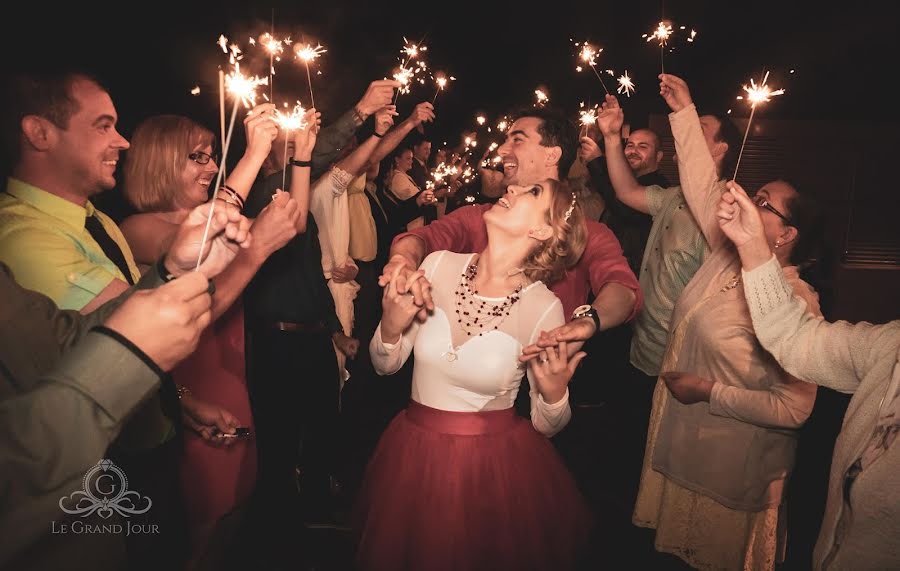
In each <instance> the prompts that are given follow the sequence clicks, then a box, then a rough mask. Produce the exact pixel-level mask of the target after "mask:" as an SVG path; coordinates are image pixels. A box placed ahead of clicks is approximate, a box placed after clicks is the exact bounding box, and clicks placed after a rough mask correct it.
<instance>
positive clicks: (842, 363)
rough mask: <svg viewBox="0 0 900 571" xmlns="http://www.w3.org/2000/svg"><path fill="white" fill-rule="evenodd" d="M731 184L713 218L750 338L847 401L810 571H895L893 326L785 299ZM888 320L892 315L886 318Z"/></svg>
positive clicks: (753, 215) (898, 371) (898, 354)
mask: <svg viewBox="0 0 900 571" xmlns="http://www.w3.org/2000/svg"><path fill="white" fill-rule="evenodd" d="M754 203H755V204H756V206H759V205H760V204H761V202H760V200H759V198H758V195H757V199H756V200H754V201H753V202H751V200H750V199H749V197H747V195H746V194H745V193H744V190H743V189H742V188H741V187H740V186H738V185H736V184H735V185H732V186H731V188H730V191H729V192H726V193H724V194H723V195H722V200H721V201H720V202H719V209H718V211H717V212H716V215H717V216H718V217H719V225H720V226H721V227H722V231H723V232H725V234H726V235H727V236H728V238H729V239H730V240H731V241H732V242H734V244H735V246H736V247H737V251H738V253H739V254H740V257H741V263H742V270H741V274H742V277H743V280H744V283H745V290H744V295H745V296H746V298H747V304H748V305H749V306H750V315H751V317H752V318H753V328H754V329H755V331H756V335H757V337H758V338H759V342H760V343H761V344H762V346H763V347H765V349H766V350H767V351H769V352H770V353H771V354H772V356H773V357H774V358H775V359H776V360H777V361H778V363H779V364H781V366H783V367H784V368H785V369H786V370H788V371H791V372H792V373H794V374H796V375H800V376H801V377H803V378H805V379H808V380H809V381H810V382H813V383H816V384H817V385H822V386H826V387H831V388H832V389H835V390H838V391H841V392H844V393H852V394H853V399H852V400H851V401H850V407H849V408H848V409H847V415H846V418H845V421H844V425H843V427H842V428H841V433H840V435H839V436H838V439H837V444H836V445H835V448H834V459H833V460H832V463H831V479H830V481H829V484H828V502H827V504H826V507H825V517H824V519H823V521H822V527H821V531H820V532H819V540H818V542H817V543H816V549H815V553H814V555H813V568H814V569H816V570H822V569H857V570H860V569H900V545H898V542H897V538H898V537H900V503H898V502H897V498H898V497H900V479H898V478H897V473H898V471H900V446H898V445H897V444H896V439H897V434H898V433H900V320H896V319H895V320H894V321H891V322H889V323H885V324H883V325H872V324H871V323H857V324H851V323H847V322H846V321H839V322H836V323H828V322H827V321H825V320H822V319H816V318H815V317H813V316H812V315H810V314H809V312H808V311H807V309H806V306H805V305H804V303H803V300H802V299H800V298H798V297H796V296H794V295H792V294H793V291H792V290H791V287H790V285H788V283H787V282H786V280H785V275H784V272H783V271H782V269H781V268H780V267H779V266H780V264H779V261H778V256H777V255H772V248H771V246H770V243H769V241H768V240H766V236H765V233H764V227H765V224H766V222H765V216H764V215H762V213H761V211H760V210H759V209H757V208H754ZM893 317H896V315H894V316H893Z"/></svg>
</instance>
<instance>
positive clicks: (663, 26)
mask: <svg viewBox="0 0 900 571" xmlns="http://www.w3.org/2000/svg"><path fill="white" fill-rule="evenodd" d="M671 35H672V23H671V22H669V21H667V20H660V22H659V24H657V25H656V29H655V30H653V31H652V32H650V33H649V34H644V37H645V38H647V42H651V41H653V40H656V41H658V42H659V66H660V68H661V69H662V73H666V64H665V61H664V60H663V53H664V52H665V50H666V44H668V43H669V38H670V37H671ZM694 35H696V34H694Z"/></svg>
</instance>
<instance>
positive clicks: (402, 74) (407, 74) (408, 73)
mask: <svg viewBox="0 0 900 571" xmlns="http://www.w3.org/2000/svg"><path fill="white" fill-rule="evenodd" d="M426 36H427V34H426ZM424 41H425V36H422V41H420V42H419V43H418V44H414V43H411V42H410V41H409V40H407V39H406V36H404V37H403V48H402V49H401V50H400V53H401V54H405V56H406V57H404V58H403V59H401V60H400V69H399V71H398V72H397V73H395V74H394V79H396V80H397V81H399V82H400V83H401V84H402V85H401V87H400V88H399V89H398V90H397V93H395V94H394V105H396V104H397V99H399V98H400V94H401V93H409V89H410V86H409V81H410V80H411V79H412V78H413V76H414V75H415V74H416V73H417V72H418V71H424V70H425V69H427V65H425V62H421V61H420V62H419V67H417V68H407V67H406V64H407V63H409V62H410V61H412V60H413V59H415V58H417V57H419V56H421V55H422V54H421V52H425V51H428V46H426V45H425V44H423V43H422V42H424ZM435 98H437V95H435Z"/></svg>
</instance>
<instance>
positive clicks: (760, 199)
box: [753, 194, 791, 224]
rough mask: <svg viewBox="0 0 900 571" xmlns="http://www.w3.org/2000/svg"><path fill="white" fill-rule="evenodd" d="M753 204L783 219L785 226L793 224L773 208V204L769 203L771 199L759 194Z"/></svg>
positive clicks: (754, 198)
mask: <svg viewBox="0 0 900 571" xmlns="http://www.w3.org/2000/svg"><path fill="white" fill-rule="evenodd" d="M753 204H755V205H757V206H759V207H760V208H765V209H766V210H768V211H769V212H771V213H772V214H774V215H775V216H777V217H779V218H781V219H782V220H783V221H784V223H785V224H790V223H791V219H790V218H788V217H787V216H785V215H784V214H782V213H781V212H779V211H778V209H777V208H775V207H774V206H772V203H771V202H769V199H768V198H766V197H765V196H763V195H761V194H757V195H756V196H754V197H753Z"/></svg>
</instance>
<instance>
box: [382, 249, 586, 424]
mask: <svg viewBox="0 0 900 571" xmlns="http://www.w3.org/2000/svg"><path fill="white" fill-rule="evenodd" d="M474 257H475V254H456V253H453V252H448V251H441V252H434V253H432V254H431V255H429V256H428V257H427V258H425V261H423V262H422V266H421V269H423V270H424V271H425V277H427V278H428V280H429V281H430V282H431V284H432V296H433V298H434V305H435V309H434V313H432V314H431V315H429V317H428V319H426V320H425V322H424V323H419V322H418V321H415V320H414V321H413V324H412V325H411V326H410V327H409V329H407V330H406V331H404V332H403V336H402V337H401V339H400V341H399V342H398V343H394V344H389V343H384V341H383V340H382V339H381V325H379V326H378V330H377V331H376V332H375V336H374V337H373V338H372V342H371V345H370V353H371V355H372V363H373V364H374V365H375V370H376V371H378V373H379V374H381V375H389V374H391V373H394V372H396V371H397V370H398V369H400V367H402V366H403V363H405V362H406V359H408V358H409V354H410V352H411V351H413V350H415V356H416V362H415V368H414V371H413V383H412V399H413V400H415V401H416V402H418V403H421V404H424V405H425V406H430V407H431V408H436V409H440V410H449V411H460V412H477V411H488V410H501V409H506V408H510V407H512V406H513V403H514V402H515V400H516V394H517V393H518V392H519V385H520V383H521V381H522V375H523V374H525V371H526V368H527V369H528V375H529V377H528V378H529V381H530V385H531V393H530V394H531V422H532V424H533V425H534V427H535V428H536V429H537V430H538V431H539V432H541V433H542V434H545V435H547V436H552V435H554V434H556V433H557V432H559V431H560V430H562V428H563V427H564V426H565V425H566V424H567V423H568V422H569V419H570V418H571V416H572V413H571V410H570V409H569V393H568V390H567V391H566V394H565V396H564V397H563V398H562V399H560V400H559V401H558V402H556V403H553V404H547V403H546V402H544V399H543V398H542V397H541V396H540V394H539V393H538V392H537V391H536V390H535V388H534V386H535V383H534V381H533V380H532V377H531V375H532V373H531V369H530V367H527V366H526V365H525V364H524V363H520V362H519V360H518V359H519V356H520V355H521V354H522V349H523V348H524V347H526V346H528V345H530V344H532V343H534V341H535V340H536V339H537V338H538V336H539V335H540V332H541V331H542V330H543V331H549V330H551V329H554V328H556V327H559V326H560V325H562V324H563V323H564V322H565V319H564V317H563V309H562V303H560V301H559V299H558V298H557V297H556V296H555V295H554V294H553V293H552V292H551V291H550V290H549V289H547V287H546V286H545V285H544V284H543V283H542V282H534V283H531V284H529V285H527V286H525V287H524V288H523V289H522V291H521V292H520V294H519V301H518V302H517V303H515V304H513V306H512V307H511V308H510V309H509V315H508V316H506V317H505V318H504V319H503V321H502V322H500V324H499V328H498V329H496V330H495V329H493V327H494V325H496V324H497V322H496V321H494V322H491V325H490V329H489V330H488V331H487V332H486V333H484V335H481V336H478V333H477V331H478V329H477V328H475V332H474V333H473V334H472V335H471V336H468V335H466V331H465V329H463V328H462V325H461V324H460V323H459V321H458V319H459V318H458V316H457V313H456V311H457V309H460V311H469V308H471V311H472V313H473V314H474V311H475V308H476V307H477V306H478V305H477V304H478V303H479V302H480V301H487V302H489V303H490V302H494V303H500V302H502V301H503V300H504V299H505V298H489V297H482V296H475V297H473V296H471V295H469V296H468V299H467V300H466V302H465V303H466V307H462V308H460V307H458V306H457V295H456V291H457V290H458V289H460V287H461V282H462V276H463V274H464V273H465V271H466V268H467V267H468V266H469V264H471V263H472V260H473V259H474ZM470 301H471V302H473V304H472V305H469V302H470Z"/></svg>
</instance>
